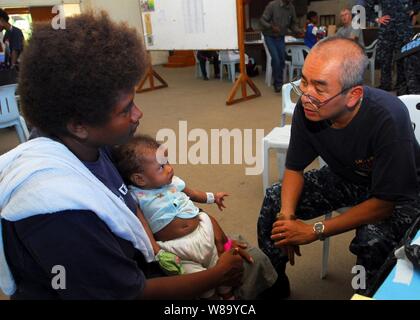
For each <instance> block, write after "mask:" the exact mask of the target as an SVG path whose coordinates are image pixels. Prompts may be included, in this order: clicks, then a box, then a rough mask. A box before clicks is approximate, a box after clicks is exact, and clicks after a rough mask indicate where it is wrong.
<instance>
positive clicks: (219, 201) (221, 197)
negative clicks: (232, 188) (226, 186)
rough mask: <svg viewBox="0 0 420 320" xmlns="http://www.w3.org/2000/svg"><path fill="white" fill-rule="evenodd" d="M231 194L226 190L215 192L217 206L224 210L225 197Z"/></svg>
mask: <svg viewBox="0 0 420 320" xmlns="http://www.w3.org/2000/svg"><path fill="white" fill-rule="evenodd" d="M228 196H229V194H227V193H226V192H216V193H215V194H214V202H215V203H216V204H217V207H218V208H219V210H220V211H223V208H226V207H225V205H224V203H223V201H224V200H225V197H228Z"/></svg>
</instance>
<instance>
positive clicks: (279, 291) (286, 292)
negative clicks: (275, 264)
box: [257, 274, 290, 300]
mask: <svg viewBox="0 0 420 320" xmlns="http://www.w3.org/2000/svg"><path fill="white" fill-rule="evenodd" d="M289 296H290V282H289V278H288V277H287V276H286V275H285V274H283V275H279V277H278V278H277V281H276V282H275V283H274V284H273V286H272V287H271V288H268V289H266V290H265V291H263V292H262V293H260V294H259V295H258V297H257V299H258V300H281V299H287V298H288V297H289Z"/></svg>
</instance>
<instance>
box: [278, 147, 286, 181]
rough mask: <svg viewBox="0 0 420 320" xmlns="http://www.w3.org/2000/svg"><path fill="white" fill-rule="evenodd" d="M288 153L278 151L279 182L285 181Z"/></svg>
mask: <svg viewBox="0 0 420 320" xmlns="http://www.w3.org/2000/svg"><path fill="white" fill-rule="evenodd" d="M286 153H287V150H278V152H277V168H279V180H280V181H283V178H284V171H285V168H286Z"/></svg>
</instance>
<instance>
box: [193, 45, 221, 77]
mask: <svg viewBox="0 0 420 320" xmlns="http://www.w3.org/2000/svg"><path fill="white" fill-rule="evenodd" d="M197 59H198V61H199V62H200V69H201V74H202V75H203V80H205V81H208V80H209V75H208V74H207V69H206V63H207V61H209V62H210V63H212V64H213V66H214V77H215V78H216V79H217V78H219V77H220V63H219V54H218V53H217V51H213V50H199V51H198V52H197Z"/></svg>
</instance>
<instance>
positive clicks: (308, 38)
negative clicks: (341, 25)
mask: <svg viewBox="0 0 420 320" xmlns="http://www.w3.org/2000/svg"><path fill="white" fill-rule="evenodd" d="M306 19H307V25H306V31H305V38H304V43H305V45H306V46H307V47H308V48H309V49H311V48H312V47H313V46H314V45H315V44H316V43H317V42H318V41H319V40H320V39H322V37H323V36H324V35H325V33H324V30H322V29H321V28H318V27H317V24H318V13H316V12H315V11H309V12H308V14H307V15H306Z"/></svg>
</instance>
